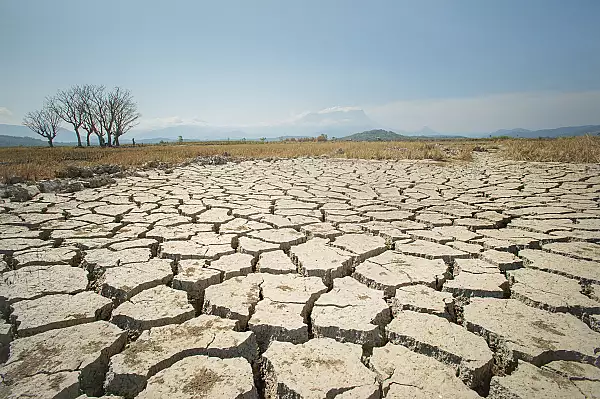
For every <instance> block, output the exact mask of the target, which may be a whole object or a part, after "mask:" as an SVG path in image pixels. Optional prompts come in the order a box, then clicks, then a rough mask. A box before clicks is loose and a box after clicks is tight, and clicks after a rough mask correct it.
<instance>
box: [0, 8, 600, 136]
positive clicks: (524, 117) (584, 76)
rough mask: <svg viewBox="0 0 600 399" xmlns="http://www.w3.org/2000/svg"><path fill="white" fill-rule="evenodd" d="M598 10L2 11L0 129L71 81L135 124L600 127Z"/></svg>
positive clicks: (16, 121)
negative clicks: (349, 121)
mask: <svg viewBox="0 0 600 399" xmlns="http://www.w3.org/2000/svg"><path fill="white" fill-rule="evenodd" d="M598 17H600V2H598V1H595V0H577V1H572V2H566V1H561V0H527V1H517V0H507V1H502V2H491V1H485V2H483V1H477V0H458V1H455V2H448V1H443V0H425V1H420V2H415V1H400V0H397V1H394V0H386V1H383V0H375V1H369V2H367V1H361V2H359V1H352V0H350V1H342V0H330V1H318V0H303V1H276V0H257V1H253V2H249V1H243V0H237V1H231V0H229V1H227V0H224V1H219V2H208V1H176V2H159V1H141V0H132V1H124V2H123V1H117V0H109V1H103V2H96V3H90V2H81V1H77V0H56V1H52V2H47V1H43V0H32V1H22V2H16V1H3V2H0V51H1V53H0V123H6V124H19V123H20V122H21V120H22V117H23V115H24V114H25V113H26V112H28V111H31V110H33V109H36V108H38V107H40V106H41V105H42V103H43V100H44V97H46V96H48V95H52V94H53V93H55V92H56V91H57V90H58V89H65V88H68V87H69V86H71V85H73V84H84V83H91V84H103V85H106V86H107V87H112V86H117V85H118V86H122V87H125V88H127V89H130V90H131V91H132V93H133V95H134V98H135V99H136V101H137V102H138V105H139V110H140V111H141V112H142V114H143V117H142V120H141V123H140V126H139V128H140V129H152V128H158V127H169V126H178V125H213V126H228V127H237V128H240V129H243V128H244V127H253V128H255V129H256V128H260V127H261V126H265V127H269V126H277V125H285V124H293V123H295V122H296V121H298V120H302V118H304V117H306V116H307V115H310V113H312V114H319V115H323V114H326V113H327V112H331V111H332V110H334V111H338V112H339V111H346V110H347V111H352V110H357V109H361V110H364V112H365V113H366V115H368V117H369V118H371V119H372V120H374V121H376V122H377V123H378V124H380V125H382V126H385V127H387V128H390V129H397V130H406V131H416V130H419V129H421V128H422V127H423V126H428V127H429V128H432V129H433V130H435V131H438V132H441V133H455V132H462V133H470V132H487V131H493V130H497V129H501V128H515V127H520V128H527V129H542V128H552V127H559V126H568V125H588V124H590V125H591V124H600V74H599V73H598V71H600V40H598V38H599V37H600V24H598Z"/></svg>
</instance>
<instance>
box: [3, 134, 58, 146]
mask: <svg viewBox="0 0 600 399" xmlns="http://www.w3.org/2000/svg"><path fill="white" fill-rule="evenodd" d="M47 146H48V142H47V141H45V140H40V139H34V138H31V137H16V136H5V135H0V147H47Z"/></svg>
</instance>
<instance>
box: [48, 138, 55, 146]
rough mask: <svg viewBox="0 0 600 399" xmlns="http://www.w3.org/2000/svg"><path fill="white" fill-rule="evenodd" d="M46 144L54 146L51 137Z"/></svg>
mask: <svg viewBox="0 0 600 399" xmlns="http://www.w3.org/2000/svg"><path fill="white" fill-rule="evenodd" d="M48 145H49V146H50V148H52V147H54V143H53V142H52V139H51V138H49V139H48Z"/></svg>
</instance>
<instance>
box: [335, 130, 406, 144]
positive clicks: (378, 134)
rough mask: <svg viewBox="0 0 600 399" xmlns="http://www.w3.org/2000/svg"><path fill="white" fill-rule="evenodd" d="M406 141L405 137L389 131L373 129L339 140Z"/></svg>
mask: <svg viewBox="0 0 600 399" xmlns="http://www.w3.org/2000/svg"><path fill="white" fill-rule="evenodd" d="M406 139H408V137H407V136H403V135H401V134H398V133H394V132H392V131H390V130H383V129H374V130H368V131H366V132H361V133H354V134H351V135H350V136H346V137H341V138H340V139H339V140H345V141H400V140H406Z"/></svg>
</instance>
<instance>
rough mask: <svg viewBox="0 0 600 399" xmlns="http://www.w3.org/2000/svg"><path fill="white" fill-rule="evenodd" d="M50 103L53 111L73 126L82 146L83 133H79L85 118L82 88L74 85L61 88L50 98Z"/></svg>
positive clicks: (79, 145)
mask: <svg viewBox="0 0 600 399" xmlns="http://www.w3.org/2000/svg"><path fill="white" fill-rule="evenodd" d="M48 104H49V107H50V109H52V111H54V112H55V113H56V114H57V115H58V116H59V117H60V118H61V119H62V120H63V121H65V122H66V123H69V124H70V125H72V126H73V129H74V130H75V134H76V135H77V146H78V147H81V146H82V144H81V134H80V133H79V129H81V127H82V126H83V124H84V118H85V106H84V103H83V90H82V88H81V87H79V86H73V87H71V88H70V89H68V90H59V92H58V93H57V94H56V95H55V96H54V97H52V98H50V99H48ZM88 145H89V141H88Z"/></svg>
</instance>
